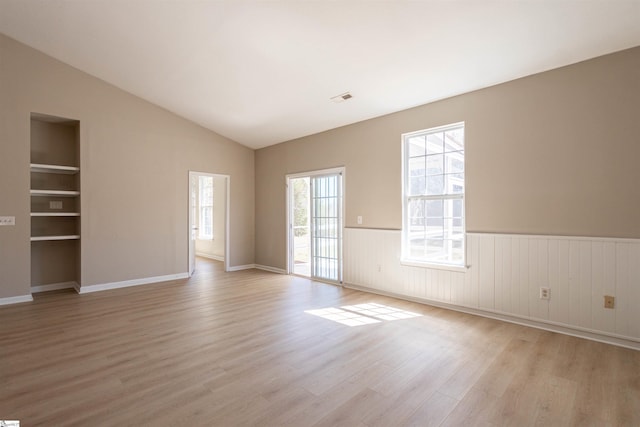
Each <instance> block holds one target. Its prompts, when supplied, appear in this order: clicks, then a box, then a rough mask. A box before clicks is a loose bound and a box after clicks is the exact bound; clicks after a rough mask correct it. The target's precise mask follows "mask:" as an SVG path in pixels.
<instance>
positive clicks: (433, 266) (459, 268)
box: [400, 258, 469, 273]
mask: <svg viewBox="0 0 640 427" xmlns="http://www.w3.org/2000/svg"><path fill="white" fill-rule="evenodd" d="M400 265H406V266H409V267H421V268H430V269H433V270H446V271H457V272H460V273H466V272H467V270H469V266H464V265H454V264H437V263H435V262H426V261H415V260H411V259H404V258H400Z"/></svg>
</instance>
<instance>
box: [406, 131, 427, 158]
mask: <svg viewBox="0 0 640 427" xmlns="http://www.w3.org/2000/svg"><path fill="white" fill-rule="evenodd" d="M424 142H425V137H424V135H420V136H412V137H411V138H409V157H417V156H424V155H425V145H424Z"/></svg>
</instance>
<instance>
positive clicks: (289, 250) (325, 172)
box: [285, 166, 346, 283]
mask: <svg viewBox="0 0 640 427" xmlns="http://www.w3.org/2000/svg"><path fill="white" fill-rule="evenodd" d="M336 173H339V174H341V175H342V180H341V181H342V188H341V193H342V203H341V209H340V210H341V212H340V215H341V219H342V220H341V221H340V230H339V233H340V251H339V252H340V270H343V268H342V260H343V259H344V251H343V246H344V241H343V236H344V205H345V203H344V201H345V188H346V185H345V179H346V176H345V175H346V169H345V167H344V166H338V167H334V168H329V169H320V170H314V171H309V172H298V173H290V174H287V175H286V176H285V178H286V183H285V185H286V186H285V193H286V200H287V209H286V211H287V215H286V219H287V225H286V227H285V241H286V242H287V274H293V271H294V265H293V263H294V259H293V258H294V257H293V249H294V248H293V245H292V243H291V239H292V230H291V210H292V209H293V200H291V190H290V189H291V185H290V184H291V180H292V179H295V178H306V177H309V178H310V177H313V176H318V175H330V174H336ZM309 197H311V195H309ZM342 276H343V274H342V272H340V281H341V282H342V281H344V278H343V277H342ZM332 283H333V282H332Z"/></svg>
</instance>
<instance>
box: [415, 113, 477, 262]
mask: <svg viewBox="0 0 640 427" xmlns="http://www.w3.org/2000/svg"><path fill="white" fill-rule="evenodd" d="M402 139H403V162H404V163H403V175H404V176H403V219H402V259H403V261H404V262H409V263H411V262H416V263H427V264H440V265H448V266H454V267H464V265H465V226H464V189H465V185H464V169H465V168H464V123H456V124H453V125H449V126H443V127H438V128H433V129H427V130H423V131H419V132H412V133H408V134H404V135H402Z"/></svg>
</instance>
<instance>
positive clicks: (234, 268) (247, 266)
mask: <svg viewBox="0 0 640 427" xmlns="http://www.w3.org/2000/svg"><path fill="white" fill-rule="evenodd" d="M252 268H256V265H255V264H245V265H234V266H231V267H229V268H228V269H227V271H241V270H251V269H252Z"/></svg>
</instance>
